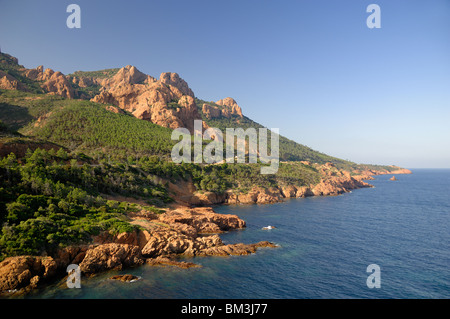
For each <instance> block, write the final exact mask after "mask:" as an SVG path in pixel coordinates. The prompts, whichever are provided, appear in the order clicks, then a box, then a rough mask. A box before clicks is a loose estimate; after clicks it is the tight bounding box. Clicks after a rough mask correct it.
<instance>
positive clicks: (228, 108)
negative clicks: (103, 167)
mask: <svg viewBox="0 0 450 319" xmlns="http://www.w3.org/2000/svg"><path fill="white" fill-rule="evenodd" d="M216 104H217V105H221V106H224V109H223V110H222V116H224V117H230V116H231V115H237V116H240V117H243V115H242V109H241V108H240V106H239V105H238V104H237V103H236V101H235V100H234V99H232V98H231V97H227V98H225V99H222V100H219V101H217V102H216Z"/></svg>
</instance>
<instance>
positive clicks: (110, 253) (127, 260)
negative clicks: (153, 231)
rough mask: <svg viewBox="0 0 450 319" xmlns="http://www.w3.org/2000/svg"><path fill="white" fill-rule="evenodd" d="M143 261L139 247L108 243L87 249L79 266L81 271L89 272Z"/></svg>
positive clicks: (130, 265) (117, 267)
mask: <svg viewBox="0 0 450 319" xmlns="http://www.w3.org/2000/svg"><path fill="white" fill-rule="evenodd" d="M143 263H144V259H143V258H142V255H141V251H140V249H139V247H137V246H133V245H126V244H116V243H110V244H103V245H99V246H97V247H95V248H91V249H88V250H87V251H86V255H85V257H84V258H83V261H82V262H81V263H80V265H79V266H80V269H81V271H82V272H83V273H85V274H91V273H97V272H101V271H105V270H110V269H122V268H125V267H133V266H138V265H142V264H143Z"/></svg>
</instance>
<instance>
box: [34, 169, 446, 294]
mask: <svg viewBox="0 0 450 319" xmlns="http://www.w3.org/2000/svg"><path fill="white" fill-rule="evenodd" d="M390 177H391V176H390V175H389V176H378V177H376V180H374V181H370V183H371V184H373V185H374V186H375V188H370V189H359V190H355V191H353V192H352V193H348V194H344V195H341V196H336V197H310V198H305V199H290V200H287V201H286V202H283V203H278V204H273V205H249V206H221V207H216V208H215V210H216V211H217V212H218V213H225V214H236V215H238V216H239V217H241V218H243V219H244V220H245V221H246V222H247V228H246V229H245V230H239V231H231V232H228V233H226V234H223V235H221V237H222V239H223V241H224V242H225V243H238V242H243V243H255V242H258V241H261V240H268V241H271V242H274V243H276V244H278V245H279V246H280V247H279V248H276V249H271V248H263V249H260V250H258V251H257V253H255V254H252V255H250V256H233V257H227V258H222V257H197V258H190V259H185V260H186V261H192V262H195V263H198V264H201V265H202V266H203V267H202V268H194V269H187V270H183V269H178V268H172V267H150V266H142V267H139V268H135V269H128V270H124V271H121V272H108V273H105V274H100V275H98V276H96V277H94V278H91V279H85V278H82V282H81V285H82V288H81V289H68V288H66V285H65V282H64V281H61V282H59V283H55V284H54V285H51V286H49V287H47V288H46V289H44V290H42V291H40V292H38V293H36V294H33V295H31V296H29V297H32V298H283V299H292V298H295V299H297V298H450V170H431V169H429V170H423V169H417V170H413V174H412V175H397V179H398V180H397V181H390V180H389V178H390ZM268 225H272V226H275V227H276V229H272V230H263V229H262V227H264V226H268ZM370 264H377V265H379V267H380V269H381V287H380V288H379V289H377V288H373V289H369V288H368V287H367V285H366V279H367V277H368V276H369V275H370V274H369V273H367V272H366V268H367V266H368V265H370ZM120 273H131V274H134V275H137V276H140V277H141V278H142V279H141V280H139V281H136V282H133V283H122V282H118V281H114V280H110V279H108V277H111V276H112V275H114V274H120Z"/></svg>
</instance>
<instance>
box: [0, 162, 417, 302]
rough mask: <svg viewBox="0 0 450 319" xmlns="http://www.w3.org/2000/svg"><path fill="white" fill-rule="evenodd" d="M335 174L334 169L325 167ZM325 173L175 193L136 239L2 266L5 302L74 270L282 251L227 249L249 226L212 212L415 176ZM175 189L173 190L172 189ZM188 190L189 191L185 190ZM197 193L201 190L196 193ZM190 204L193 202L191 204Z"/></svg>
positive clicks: (124, 236) (128, 236)
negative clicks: (226, 238) (269, 184)
mask: <svg viewBox="0 0 450 319" xmlns="http://www.w3.org/2000/svg"><path fill="white" fill-rule="evenodd" d="M324 166H326V169H328V170H330V169H332V168H333V167H334V166H333V165H332V164H331V165H330V164H328V163H327V164H325V165H324ZM332 171H333V173H332V174H331V173H330V172H329V171H328V173H327V171H324V174H323V178H322V179H321V180H320V182H319V183H318V184H316V185H310V186H309V187H307V186H300V187H298V186H294V185H285V186H281V187H275V188H271V189H262V188H258V187H256V188H253V189H252V190H251V191H250V192H249V193H247V194H234V193H233V192H226V193H225V196H222V197H221V196H218V195H217V194H214V193H211V192H209V193H203V194H199V193H198V192H196V191H194V192H191V193H190V197H189V194H186V192H180V188H181V189H184V190H186V189H187V190H193V188H192V187H186V185H181V187H180V186H179V185H176V187H173V186H172V187H170V186H171V185H169V189H171V191H172V195H174V194H175V195H176V196H175V200H176V201H175V203H173V204H171V205H169V208H168V209H167V210H166V212H164V213H162V214H154V213H150V212H146V211H141V212H139V213H135V214H131V215H130V216H128V217H129V218H130V223H131V224H133V225H136V226H138V227H139V228H138V229H137V230H135V231H133V232H132V233H120V234H117V235H111V234H109V233H106V234H105V233H103V234H100V235H98V236H94V237H93V238H92V243H90V244H81V245H73V246H68V247H65V248H62V249H59V250H58V251H57V253H55V254H53V255H52V256H14V257H8V258H6V259H5V260H4V261H2V262H1V263H0V279H1V280H0V296H1V297H17V296H21V295H23V294H27V293H29V292H31V291H32V290H35V289H36V288H40V287H42V286H44V285H46V284H48V283H49V282H54V281H57V280H61V279H63V278H65V277H67V273H66V268H67V266H68V265H70V264H77V265H79V266H80V270H81V274H82V276H86V277H90V276H93V275H95V274H97V273H102V272H105V271H109V270H122V269H127V268H131V267H137V266H140V265H143V264H148V265H152V266H175V267H179V268H183V269H186V268H191V267H201V266H199V265H197V264H194V263H186V262H184V261H179V260H178V259H179V257H183V256H186V257H206V256H222V257H224V256H230V255H249V254H252V253H255V252H256V251H257V249H259V248H261V247H270V248H275V247H277V245H276V244H274V243H271V242H267V241H262V242H259V243H254V244H242V243H238V244H228V245H225V244H224V243H223V242H222V240H221V239H220V237H219V234H221V233H223V232H226V231H230V230H237V229H245V228H246V223H245V221H244V220H242V219H240V218H239V217H238V216H237V215H229V214H218V213H216V212H215V211H214V209H213V207H212V206H216V205H217V206H219V205H243V204H272V203H277V202H282V201H284V200H286V199H288V198H301V197H309V196H336V195H340V194H343V193H348V192H351V190H353V189H359V188H369V187H373V186H372V185H370V184H368V183H366V182H364V181H365V180H372V179H374V178H373V176H377V175H400V174H411V173H412V172H411V171H410V170H406V169H399V170H395V171H391V172H385V171H364V172H361V174H359V175H353V176H352V175H351V174H350V173H349V172H347V171H340V170H338V172H339V174H337V173H336V170H335V169H332ZM172 185H173V184H172ZM183 186H184V187H183ZM194 190H195V187H194ZM186 200H187V201H186Z"/></svg>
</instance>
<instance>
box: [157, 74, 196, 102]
mask: <svg viewBox="0 0 450 319" xmlns="http://www.w3.org/2000/svg"><path fill="white" fill-rule="evenodd" d="M159 80H160V81H161V83H165V84H168V85H170V86H174V87H176V88H177V89H178V90H180V92H181V93H183V95H188V96H190V97H195V95H194V92H192V90H191V89H190V88H189V86H188V84H187V83H186V81H185V80H183V79H182V78H180V76H179V75H178V74H177V73H172V72H165V73H161V75H160V77H159Z"/></svg>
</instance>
